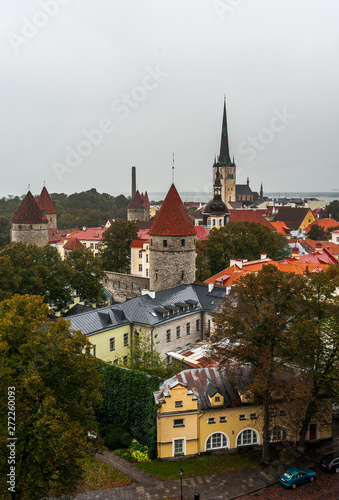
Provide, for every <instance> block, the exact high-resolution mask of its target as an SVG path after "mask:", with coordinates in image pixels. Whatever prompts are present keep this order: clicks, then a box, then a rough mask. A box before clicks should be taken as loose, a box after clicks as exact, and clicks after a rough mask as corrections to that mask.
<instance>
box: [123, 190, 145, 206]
mask: <svg viewBox="0 0 339 500" xmlns="http://www.w3.org/2000/svg"><path fill="white" fill-rule="evenodd" d="M127 208H144V204H143V202H142V198H141V194H140V193H139V191H136V192H135V193H134V196H133V198H132V199H131V201H130V202H129V204H128V207H127Z"/></svg>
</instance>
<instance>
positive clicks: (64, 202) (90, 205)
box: [0, 188, 130, 248]
mask: <svg viewBox="0 0 339 500" xmlns="http://www.w3.org/2000/svg"><path fill="white" fill-rule="evenodd" d="M50 196H51V198H52V200H53V203H54V205H55V208H56V210H57V213H58V228H59V229H73V228H80V229H81V228H82V227H84V226H85V227H96V226H102V225H104V224H106V222H107V220H108V219H114V218H123V219H126V217H127V205H128V204H129V202H130V197H128V198H126V197H125V196H124V195H123V194H121V195H119V196H111V195H110V194H107V193H102V194H100V193H98V192H97V190H96V189H95V188H93V189H89V190H88V191H83V192H81V193H73V194H70V195H67V194H65V193H50ZM24 197H25V195H22V196H8V197H3V198H0V248H2V247H3V246H5V245H6V244H8V243H9V224H10V220H11V218H12V217H13V215H14V212H15V211H16V210H17V209H18V208H19V206H20V204H21V202H22V200H23V199H24ZM36 198H38V196H36Z"/></svg>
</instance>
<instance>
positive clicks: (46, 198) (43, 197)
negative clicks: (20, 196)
mask: <svg viewBox="0 0 339 500" xmlns="http://www.w3.org/2000/svg"><path fill="white" fill-rule="evenodd" d="M38 205H39V207H40V208H41V210H42V215H43V216H44V217H46V219H47V220H48V228H49V229H52V228H53V229H56V228H57V227H58V225H57V211H56V208H55V206H54V203H53V201H52V198H51V197H50V195H49V192H48V191H47V189H46V187H45V186H44V187H43V188H42V191H41V193H40V196H39V198H38Z"/></svg>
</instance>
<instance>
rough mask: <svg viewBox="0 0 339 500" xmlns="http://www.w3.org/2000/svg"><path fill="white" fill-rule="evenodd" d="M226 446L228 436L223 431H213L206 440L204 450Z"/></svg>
mask: <svg viewBox="0 0 339 500" xmlns="http://www.w3.org/2000/svg"><path fill="white" fill-rule="evenodd" d="M227 447H228V437H227V436H226V434H224V433H223V432H215V433H214V434H211V435H210V436H209V437H208V438H207V440H206V451H208V450H220V449H223V448H227Z"/></svg>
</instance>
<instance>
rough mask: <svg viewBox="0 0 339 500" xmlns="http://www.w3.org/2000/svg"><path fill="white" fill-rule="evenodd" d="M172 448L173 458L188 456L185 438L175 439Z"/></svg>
mask: <svg viewBox="0 0 339 500" xmlns="http://www.w3.org/2000/svg"><path fill="white" fill-rule="evenodd" d="M172 446H173V456H174V457H175V456H176V455H186V439H185V438H178V439H173V442H172Z"/></svg>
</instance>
